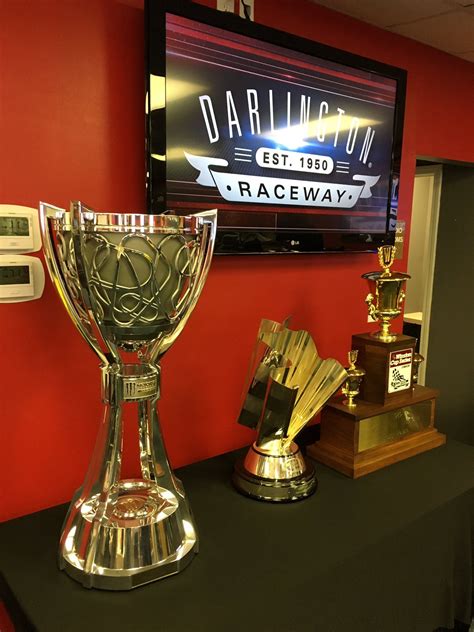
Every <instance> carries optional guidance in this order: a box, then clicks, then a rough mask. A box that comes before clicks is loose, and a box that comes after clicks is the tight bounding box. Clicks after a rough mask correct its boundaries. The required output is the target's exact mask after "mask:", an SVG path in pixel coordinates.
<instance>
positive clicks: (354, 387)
mask: <svg viewBox="0 0 474 632" xmlns="http://www.w3.org/2000/svg"><path fill="white" fill-rule="evenodd" d="M358 355H359V352H358V351H357V350H356V349H352V350H351V351H349V353H348V354H347V358H348V360H349V366H348V368H347V369H346V371H347V379H346V381H345V382H344V386H343V387H342V389H341V390H342V393H343V394H344V395H345V396H346V397H347V399H345V400H344V401H343V402H342V403H343V404H345V405H346V406H349V408H352V407H353V406H357V404H356V403H355V402H354V398H355V397H357V395H358V394H359V391H360V383H361V382H362V380H363V378H364V375H365V371H364V369H362V368H359V367H356V362H357V356H358Z"/></svg>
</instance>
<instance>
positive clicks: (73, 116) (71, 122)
mask: <svg viewBox="0 0 474 632" xmlns="http://www.w3.org/2000/svg"><path fill="white" fill-rule="evenodd" d="M206 4H210V5H213V2H211V0H209V1H208V2H206ZM255 4H256V9H255V14H256V19H257V21H259V22H262V23H264V24H267V25H270V26H273V27H276V28H280V29H285V30H288V31H291V32H293V33H295V34H298V35H303V36H305V37H308V38H313V39H317V40H319V41H321V42H324V43H327V44H331V45H334V46H338V47H340V48H346V49H347V50H350V51H353V52H356V53H359V54H362V55H365V56H368V57H373V58H376V59H379V60H381V61H384V62H387V63H389V64H394V65H398V66H401V67H404V68H406V69H407V70H408V72H409V76H408V95H407V109H406V121H405V142H404V150H403V161H402V180H401V192H400V207H401V210H400V217H401V219H405V220H409V216H410V208H411V197H412V189H413V176H414V169H415V156H416V155H431V156H436V157H444V158H450V159H456V160H464V161H474V142H473V139H474V118H473V117H472V116H470V115H468V113H469V108H470V107H471V106H472V103H473V102H474V76H473V75H474V72H473V69H474V66H473V65H472V64H469V63H467V62H464V61H462V60H461V59H457V58H455V57H452V56H450V55H447V54H445V53H442V52H440V51H437V50H435V49H432V48H429V47H426V46H423V45H421V44H418V43H416V42H414V41H411V40H408V39H404V38H402V37H399V36H396V35H391V34H389V33H386V32H384V31H382V30H379V29H377V28H375V27H371V26H369V25H366V24H363V23H361V22H358V21H356V20H352V19H350V18H348V17H345V16H342V15H340V14H336V13H334V12H331V11H329V10H326V9H324V8H321V7H318V6H317V5H314V4H312V3H310V2H308V1H307V0H279V1H278V2H275V0H256V3H255ZM0 12H1V15H0V35H1V38H2V39H3V42H4V43H3V50H2V51H0V64H1V68H0V76H1V82H0V90H1V94H0V97H1V98H0V147H1V152H0V201H1V202H4V203H12V204H25V205H28V206H36V205H37V204H38V201H39V200H46V201H49V202H51V203H54V204H57V205H59V206H65V205H68V204H69V200H70V199H73V198H77V199H82V200H84V201H86V202H88V203H89V204H91V205H92V206H94V207H96V208H99V209H105V208H107V209H110V210H122V211H125V210H134V211H143V210H144V177H143V164H144V163H143V150H144V140H143V139H144V124H143V110H144V96H143V34H142V33H143V10H142V7H141V3H140V0H87V2H86V0H68V1H67V2H64V1H63V0H37V1H36V2H30V1H28V0H3V3H2V5H1V9H0ZM374 265H375V260H374V256H373V255H347V256H342V255H341V256H329V255H321V256H290V257H271V258H262V259H259V258H225V259H216V260H215V261H214V263H213V267H212V270H211V272H210V275H209V279H208V282H207V285H206V287H205V289H204V292H203V294H202V298H201V300H200V301H199V303H198V306H197V308H196V310H195V313H194V314H193V316H192V317H191V319H190V321H189V323H188V325H187V327H186V328H185V330H184V332H183V334H182V335H181V337H180V339H179V340H178V341H177V342H176V344H175V345H174V346H173V348H172V349H171V351H170V352H169V354H168V355H167V357H166V358H165V360H164V362H163V368H164V372H163V373H164V375H163V399H162V403H161V405H160V411H161V414H162V420H163V431H164V434H165V438H166V442H167V446H168V448H169V453H170V457H171V461H172V464H173V465H174V466H175V467H176V466H179V465H183V464H185V463H189V462H191V461H194V460H199V459H203V458H206V457H208V456H211V455H215V454H218V453H221V452H224V451H227V450H229V449H231V448H235V447H237V446H240V445H243V444H245V443H248V442H249V441H250V438H251V436H252V434H251V433H250V431H247V430H246V429H244V428H241V427H239V426H237V425H236V424H235V418H236V415H237V412H238V408H239V401H240V391H241V386H242V381H243V378H244V374H245V370H246V366H247V362H248V359H249V354H250V351H251V348H252V344H253V341H254V338H255V334H256V331H257V328H258V324H259V321H260V318H261V317H263V316H265V317H268V318H273V319H278V318H283V317H285V316H287V315H288V314H292V315H293V316H294V320H293V324H294V326H295V327H298V328H306V329H308V330H309V331H310V332H311V333H312V334H313V336H314V338H315V341H316V343H317V345H318V348H319V351H320V353H321V354H322V355H323V356H327V355H334V356H335V357H337V358H338V359H339V360H341V361H344V360H345V354H346V351H347V350H348V349H349V345H350V339H351V334H353V333H356V332H360V331H364V330H366V329H367V323H366V308H365V304H364V297H365V287H364V282H363V281H362V280H361V279H360V274H361V273H362V272H365V271H367V270H369V269H371V268H372V267H373V266H374ZM405 265H406V263H405V262H402V263H401V268H402V269H404V267H405ZM399 325H400V323H399V324H398V326H399ZM0 327H1V329H0V332H1V334H0V343H1V375H0V378H1V380H0V389H1V391H0V392H1V400H0V401H1V410H0V414H1V423H0V520H1V519H8V518H11V517H14V516H18V515H21V514H25V513H29V512H32V511H35V510H39V509H41V508H44V507H47V506H51V505H54V504H57V503H60V502H63V501H66V500H68V499H69V498H70V497H71V494H72V492H73V490H74V489H75V488H76V487H77V486H79V485H80V484H81V482H82V479H83V476H84V474H85V470H86V466H87V463H88V460H89V457H90V454H91V450H92V447H93V443H94V438H95V434H96V431H97V429H98V421H99V417H100V415H101V404H100V398H99V370H98V361H97V359H96V358H95V356H94V355H93V354H92V353H91V352H90V351H89V350H88V348H87V346H86V344H84V342H83V341H82V339H81V338H80V336H79V334H78V333H77V332H76V331H75V329H74V327H73V325H72V323H71V322H70V321H69V318H68V317H67V315H66V313H65V311H64V309H63V308H62V306H61V304H60V302H59V299H58V297H57V296H56V294H55V291H53V288H52V286H51V284H50V283H49V281H48V282H47V285H46V289H45V293H44V296H43V298H42V299H41V300H39V301H35V302H32V303H24V304H18V305H4V306H1V307H0ZM127 426H129V427H127V437H126V438H128V439H131V438H133V437H134V434H133V431H134V426H133V422H131V423H129V424H127ZM129 452H130V455H129V456H128V457H127V459H126V469H127V470H130V468H131V467H132V465H131V461H132V456H133V451H132V450H129Z"/></svg>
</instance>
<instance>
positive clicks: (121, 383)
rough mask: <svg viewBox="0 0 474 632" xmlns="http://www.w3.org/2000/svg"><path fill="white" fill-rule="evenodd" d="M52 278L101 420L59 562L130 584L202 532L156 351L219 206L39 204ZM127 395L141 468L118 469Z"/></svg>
mask: <svg viewBox="0 0 474 632" xmlns="http://www.w3.org/2000/svg"><path fill="white" fill-rule="evenodd" d="M40 215H41V225H42V232H43V244H44V252H45V256H46V261H47V265H48V269H49V273H50V275H51V279H52V281H53V283H54V285H55V287H56V289H57V291H58V293H59V295H60V297H61V299H62V301H63V303H64V305H65V307H66V309H67V311H68V313H69V315H70V317H71V318H72V320H73V322H74V324H75V325H76V327H77V329H78V330H79V332H80V333H81V335H82V336H83V338H84V339H85V340H86V341H87V343H88V344H89V346H90V347H91V348H92V349H93V350H94V352H95V353H96V354H97V355H98V357H99V359H100V362H101V372H102V400H103V402H104V404H105V415H104V420H103V422H102V424H101V426H100V430H99V434H98V438H97V443H96V446H95V449H94V453H93V456H92V459H91V462H90V465H89V470H88V472H87V474H86V478H85V481H84V484H83V485H82V487H81V488H80V489H79V490H78V491H77V492H76V494H75V496H74V498H73V500H72V502H71V505H70V507H69V511H68V514H67V517H66V519H65V523H64V526H63V530H62V534H61V539H60V547H59V566H60V568H61V569H64V570H65V571H66V572H67V573H68V574H69V575H70V576H71V577H73V578H74V579H76V580H78V581H80V582H81V583H82V584H83V585H84V586H87V587H89V588H90V587H94V588H103V589H108V590H128V589H131V588H135V587H136V586H140V585H142V584H146V583H148V582H151V581H154V580H157V579H160V578H162V577H166V576H168V575H172V574H174V573H177V572H179V571H180V570H181V569H182V568H184V567H185V566H186V565H187V564H189V562H190V561H191V560H192V558H193V557H194V554H195V553H196V552H197V547H198V539H197V535H196V528H195V526H194V522H193V518H192V514H191V511H190V508H189V505H188V502H187V500H186V496H185V493H184V490H183V487H182V485H181V483H180V481H179V480H178V479H177V478H176V477H175V476H174V475H173V472H172V471H171V468H170V465H169V463H168V458H167V455H166V450H165V446H164V443H163V438H162V435H161V431H160V426H159V420H158V415H157V410H156V404H157V401H158V399H159V396H160V366H159V362H160V359H161V357H162V356H163V354H164V353H165V352H166V351H167V349H169V347H170V346H171V345H172V344H173V342H174V341H175V340H176V338H177V337H178V335H179V334H180V332H181V330H182V329H183V327H184V326H185V324H186V321H187V319H188V318H189V316H190V314H191V312H192V310H193V309H194V306H195V305H196V302H197V300H198V298H199V295H200V293H201V290H202V288H203V285H204V282H205V280H206V277H207V273H208V271H209V266H210V263H211V258H212V253H213V248H214V241H215V233H216V216H217V211H206V212H204V213H199V214H197V215H192V216H175V215H166V214H165V215H138V214H112V213H96V212H93V211H92V210H90V209H88V208H87V207H85V206H84V205H83V204H81V203H80V202H73V203H72V204H71V210H70V212H67V211H65V210H64V209H60V208H56V207H54V206H51V205H49V204H45V203H41V204H40ZM130 402H135V403H136V404H137V409H138V440H139V451H140V469H141V478H139V479H122V478H121V457H122V409H123V406H124V405H127V404H128V403H130Z"/></svg>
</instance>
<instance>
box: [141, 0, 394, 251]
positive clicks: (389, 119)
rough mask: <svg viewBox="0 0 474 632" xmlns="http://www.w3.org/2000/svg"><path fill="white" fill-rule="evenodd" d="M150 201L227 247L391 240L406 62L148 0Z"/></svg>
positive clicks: (370, 246)
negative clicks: (199, 224)
mask: <svg viewBox="0 0 474 632" xmlns="http://www.w3.org/2000/svg"><path fill="white" fill-rule="evenodd" d="M146 30H147V33H146V36H147V53H148V60H147V70H146V80H147V157H148V176H147V187H148V207H149V212H151V213H161V212H165V211H166V210H171V211H173V212H176V213H179V214H183V213H191V212H197V211H199V210H204V209H209V208H218V209H219V219H218V237H217V242H216V252H217V253H219V254H236V253H242V254H245V253H246V254H254V253H261V254H273V253H297V252H306V253H308V252H348V251H349V252H354V251H373V250H375V249H376V248H377V247H378V246H379V245H381V244H385V243H393V241H394V234H395V223H396V214H397V204H398V185H399V172H400V158H401V145H402V132H403V115H404V102H405V85H406V73H405V71H404V70H402V69H399V68H395V67H393V66H388V65H385V64H381V63H379V62H376V61H373V60H370V59H365V58H363V57H359V56H356V55H353V54H350V53H348V52H345V51H342V50H338V49H335V48H331V47H328V46H324V45H322V44H319V43H317V42H313V41H311V40H307V39H302V38H300V37H295V36H293V35H289V34H287V33H284V32H281V31H277V30H274V29H270V28H267V27H264V26H262V25H259V24H256V23H253V22H250V21H249V20H244V19H242V18H240V17H238V16H235V15H233V14H229V13H223V12H219V11H216V10H214V9H209V8H206V7H203V6H200V5H197V4H194V3H192V2H184V1H179V0H174V1H172V2H168V1H166V0H159V1H158V0H150V1H149V2H148V3H147V6H146Z"/></svg>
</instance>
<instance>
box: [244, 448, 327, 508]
mask: <svg viewBox="0 0 474 632" xmlns="http://www.w3.org/2000/svg"><path fill="white" fill-rule="evenodd" d="M272 451H273V453H272ZM278 452H280V453H279V454H278ZM232 482H233V484H234V486H235V487H236V489H237V490H238V491H239V492H241V493H242V494H245V495H246V496H250V497H251V498H255V499H257V500H265V501H268V502H293V501H296V500H302V499H303V498H307V497H308V496H311V494H314V492H315V491H316V489H317V486H318V479H317V478H316V472H315V471H314V467H313V466H312V465H311V464H310V463H309V462H307V461H306V460H305V459H304V457H303V455H302V454H301V451H300V449H299V448H298V446H297V445H296V444H294V443H292V444H291V446H290V447H289V448H288V449H287V450H286V451H284V452H283V453H282V450H281V447H280V444H279V442H278V444H277V443H276V441H273V442H272V445H268V446H266V447H265V448H262V447H261V446H260V447H259V446H256V445H255V444H254V445H252V446H251V447H250V448H249V451H248V452H247V455H246V456H245V458H243V459H240V460H239V461H238V462H237V463H236V464H235V468H234V473H233V476H232Z"/></svg>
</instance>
